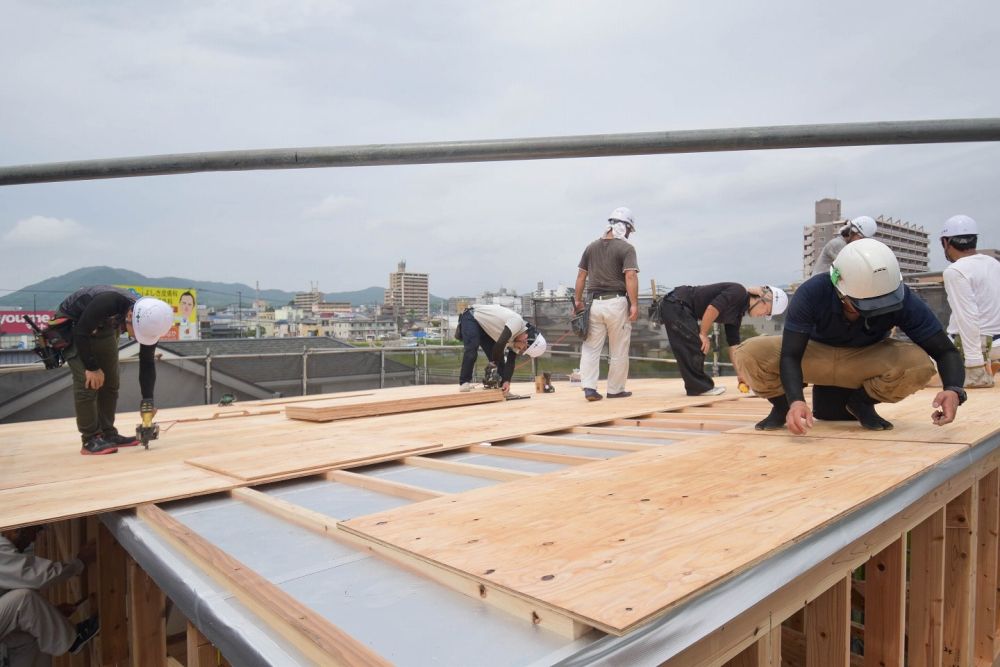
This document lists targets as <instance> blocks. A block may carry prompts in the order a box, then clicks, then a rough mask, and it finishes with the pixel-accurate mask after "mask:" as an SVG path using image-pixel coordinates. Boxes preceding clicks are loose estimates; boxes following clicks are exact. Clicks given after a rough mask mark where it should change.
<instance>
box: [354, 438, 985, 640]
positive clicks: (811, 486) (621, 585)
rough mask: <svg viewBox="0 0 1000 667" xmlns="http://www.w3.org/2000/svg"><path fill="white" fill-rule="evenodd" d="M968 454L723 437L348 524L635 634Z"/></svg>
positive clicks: (950, 448) (947, 448) (941, 448)
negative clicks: (637, 629)
mask: <svg viewBox="0 0 1000 667" xmlns="http://www.w3.org/2000/svg"><path fill="white" fill-rule="evenodd" d="M964 449H965V448H964V446H961V445H951V444H924V445H921V446H917V447H915V446H914V445H913V444H911V443H899V442H882V441H878V442H863V443H862V442H861V441H857V440H838V439H832V438H808V439H802V440H793V439H790V438H787V437H783V436H771V437H768V436H760V437H754V438H746V437H742V436H733V435H729V434H720V435H717V436H711V437H710V438H701V439H698V440H696V441H694V440H692V441H684V442H679V443H674V444H672V445H670V446H669V447H663V448H657V449H653V450H647V451H643V452H637V453H634V454H627V455H624V456H621V457H618V458H616V459H612V460H610V461H606V462H601V463H589V464H584V465H581V466H575V467H573V468H571V469H567V470H564V471H560V472H556V473H550V474H546V475H540V476H538V477H534V478H531V479H525V480H520V481H515V482H509V483H506V484H503V485H500V486H498V487H492V488H486V489H479V490H476V491H470V492H467V493H463V494H461V495H459V496H451V497H446V498H440V499H434V500H428V501H424V502H420V503H416V504H414V505H410V506H408V507H404V508H399V509H395V510H392V511H389V512H382V513H379V514H374V515H369V516H365V517H359V518H356V519H353V520H351V521H347V522H344V523H343V524H342V525H343V526H344V527H345V528H346V529H348V530H351V531H352V532H355V533H357V534H360V535H363V536H366V537H368V538H369V539H372V540H376V541H378V542H380V543H383V544H386V545H389V546H392V547H394V548H398V549H402V550H405V551H408V552H411V553H413V554H415V555H416V556H417V557H420V558H423V559H426V560H428V561H431V562H435V563H438V564H440V565H443V566H445V567H448V568H452V569H455V570H459V571H461V572H464V573H467V574H469V575H472V576H475V577H479V578H481V579H482V580H483V581H486V582H489V583H490V584H494V585H499V586H502V587H504V588H505V589H508V590H510V591H512V592H514V593H515V594H518V595H521V596H524V597H527V598H531V599H535V600H538V601H541V602H543V603H545V604H547V605H550V606H554V607H557V608H559V609H561V610H562V611H564V612H565V613H566V614H568V615H570V616H572V617H574V618H576V619H578V620H581V621H583V622H585V623H588V624H591V625H595V626H597V627H599V628H601V629H603V630H605V631H607V632H612V633H616V634H621V633H624V632H626V631H628V630H630V629H631V628H633V627H635V626H636V625H637V624H640V623H643V622H645V621H648V620H649V619H651V618H653V617H655V616H657V615H658V614H661V613H663V612H664V611H665V610H666V609H669V608H670V607H671V606H673V605H674V604H676V603H677V602H679V601H681V600H683V599H684V598H685V597H686V596H688V595H691V594H692V593H694V592H696V591H699V590H701V589H703V588H704V587H706V586H711V585H712V584H714V583H717V582H718V581H720V580H722V579H724V578H726V577H728V576H729V575H731V574H733V573H735V572H738V571H740V570H742V569H745V568H746V567H748V566H749V565H750V564H752V563H754V562H755V561H757V560H759V559H761V558H763V557H765V556H766V555H768V554H770V553H773V552H775V551H776V550H779V549H781V548H782V547H784V546H786V545H787V544H788V543H789V541H790V540H794V539H798V538H800V537H801V536H803V535H805V534H808V533H809V532H810V531H812V530H815V529H816V528H817V527H819V526H822V525H823V524H825V523H827V522H829V521H832V520H834V519H835V518H837V517H839V516H841V515H843V514H844V513H845V512H847V511H848V510H850V509H851V508H853V507H855V506H857V505H859V504H861V503H865V502H868V501H869V500H870V499H871V498H873V497H876V496H878V495H880V494H882V493H884V492H886V491H887V490H889V489H891V488H893V487H895V486H896V485H898V484H900V483H901V482H903V481H905V480H906V479H908V478H910V477H911V476H913V475H915V474H917V473H919V472H921V471H923V470H925V469H926V468H928V467H929V466H933V465H935V464H936V463H938V462H939V461H941V460H943V459H945V458H947V457H949V456H952V455H954V454H956V453H958V452H961V451H964Z"/></svg>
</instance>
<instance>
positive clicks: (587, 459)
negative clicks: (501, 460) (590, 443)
mask: <svg viewBox="0 0 1000 667" xmlns="http://www.w3.org/2000/svg"><path fill="white" fill-rule="evenodd" d="M459 451H461V450H459ZM465 451H467V452H470V453H472V454H484V455H486V456H506V457H508V458H513V459H523V460H525V461H543V462H545V463H562V464H564V465H568V466H576V465H582V464H584V463H593V462H594V461H607V458H605V457H603V456H577V455H575V454H554V453H552V452H533V451H530V450H524V449H512V448H510V447H504V446H503V445H471V446H469V447H466V448H465Z"/></svg>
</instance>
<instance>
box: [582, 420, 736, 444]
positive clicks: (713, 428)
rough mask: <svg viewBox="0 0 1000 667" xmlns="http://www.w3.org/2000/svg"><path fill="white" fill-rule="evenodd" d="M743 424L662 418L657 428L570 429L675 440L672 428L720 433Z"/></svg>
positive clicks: (588, 427) (602, 427) (585, 427)
mask: <svg viewBox="0 0 1000 667" xmlns="http://www.w3.org/2000/svg"><path fill="white" fill-rule="evenodd" d="M740 426H743V423H734V422H730V423H728V424H723V423H722V422H704V421H702V422H698V421H690V422H684V421H672V420H670V421H668V420H666V419H663V420H660V423H659V425H658V426H657V427H656V428H653V427H643V428H615V427H607V426H577V427H575V428H571V429H569V432H570V433H589V434H593V435H615V436H627V437H630V438H639V439H644V438H657V439H659V440H673V439H674V438H673V435H674V431H672V430H670V429H676V430H679V431H691V432H695V433H701V432H704V433H709V432H711V433H718V432H721V431H725V430H727V429H730V428H737V427H740Z"/></svg>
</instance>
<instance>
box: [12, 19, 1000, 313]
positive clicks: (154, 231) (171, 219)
mask: <svg viewBox="0 0 1000 667" xmlns="http://www.w3.org/2000/svg"><path fill="white" fill-rule="evenodd" d="M998 20H1000V6H998V5H996V3H989V2H985V1H975V2H972V3H969V4H968V5H964V6H963V10H962V11H961V12H955V11H953V10H952V9H951V8H950V7H948V6H940V5H934V4H930V3H925V4H921V5H917V6H914V5H913V4H912V3H903V2H902V1H901V0H893V1H891V2H888V3H880V4H878V5H872V4H871V3H862V2H860V1H857V0H855V1H849V2H845V3H838V4H837V5H829V6H826V5H820V6H806V5H802V4H801V3H795V2H793V1H791V0H781V1H779V2H775V3H771V4H769V5H768V6H767V7H766V8H759V7H755V6H742V5H733V6H729V7H726V10H725V11H724V12H720V11H715V10H713V9H711V8H709V7H704V6H700V5H689V4H680V3H678V4H672V3H661V2H638V3H630V4H628V5H626V6H624V7H612V6H610V5H603V4H600V3H593V4H585V5H582V6H581V5H579V4H577V3H558V2H557V3H551V4H544V5H538V4H537V3H527V2H514V3H505V4H504V5H502V6H478V5H468V4H467V3H454V2H443V3H440V4H437V5H434V6H432V7H418V6H412V7H411V6H392V7H389V6H384V5H379V4H378V3H375V4H372V3H356V2H351V1H344V2H338V3H298V2H290V3H281V4H280V5H279V4H275V3H271V2H266V1H264V0H249V1H248V2H246V3H241V5H240V10H239V11H233V9H232V6H231V5H228V4H225V3H213V2H209V3H190V4H185V3H181V4H173V5H162V6H157V5H148V4H143V3H140V4H139V5H128V4H124V5H122V4H113V5H100V4H99V5H89V4H85V5H80V4H78V3H69V2H60V1H57V2H52V3H34V2H17V1H15V2H11V3H8V5H6V6H5V26H9V27H10V28H9V29H8V31H7V33H6V34H5V39H4V40H3V41H2V42H0V53H3V54H4V55H6V56H7V61H8V62H11V63H16V65H14V66H12V67H9V68H5V69H4V70H3V71H0V122H3V125H4V127H6V128H10V129H9V131H8V132H5V133H3V135H2V136H0V154H2V155H3V164H4V165H17V164H29V163H46V162H56V161H63V160H74V159H94V158H104V157H121V156H129V155H152V154H161V153H179V152H181V153H182V152H189V151H210V150H230V149H231V150H239V149H254V148H270V147H290V146H343V145H357V144H366V143H395V142H419V141H445V140H463V139H503V138H514V137H541V136H566V135H575V134H600V133H622V132H643V131H668V130H685V129H710V128H731V127H752V126H762V125H793V124H814V123H836V122H860V121H886V120H919V119H938V118H940V119H943V118H968V117H991V116H996V115H998V110H1000V91H997V90H996V87H995V86H988V85H983V84H982V82H983V81H990V80H993V79H994V78H995V75H996V71H995V70H996V63H997V62H1000V45H998V43H997V40H995V39H994V37H993V34H992V33H993V26H995V25H996V24H997V22H998ZM52 26H59V30H57V31H53V30H52V29H51V27H52ZM956 36H961V38H960V39H959V38H957V37H956ZM890 38H891V43H892V48H887V47H886V39H890ZM608 45H613V48H607V46H608ZM791 54H794V57H790V55H791ZM998 168H1000V146H998V145H997V144H995V143H969V144H950V145H947V144H943V145H911V146H873V147H851V148H831V149H795V150H780V151H773V150H772V151H744V152H730V153H703V154H678V155H660V156H635V157H615V158H590V159H576V160H545V161H518V162H505V163H498V162H494V163H478V164H445V165H419V166H387V167H367V168H353V169H351V168H348V169H304V170H286V171H260V172H241V173H217V174H190V175H179V176H169V177H149V178H134V179H112V180H96V181H86V182H74V183H52V184H36V185H25V186H9V187H4V188H2V189H0V195H2V196H0V247H2V248H3V249H5V250H7V251H8V252H7V253H5V256H4V261H3V262H0V288H4V289H12V288H18V287H22V286H24V285H26V284H30V283H33V282H36V281H38V280H41V279H42V278H44V277H47V276H51V275H58V274H60V273H64V272H65V271H66V270H67V269H68V268H72V267H79V266H93V265H110V266H121V267H128V268H130V269H132V270H136V271H140V272H142V273H144V274H146V275H151V276H170V275H183V276H189V277H191V278H193V279H205V278H210V277H219V278H221V277H228V278H230V279H233V280H237V281H240V282H245V283H248V284H252V283H253V282H254V281H257V280H259V281H260V282H261V283H262V284H264V285H267V286H268V287H272V288H279V289H283V290H290V291H297V290H301V289H302V288H303V286H304V285H308V282H309V281H310V280H317V279H318V280H320V281H321V282H322V283H323V284H326V285H337V286H338V287H339V288H340V289H360V288H364V287H368V286H383V285H384V281H385V270H386V269H385V267H386V266H392V265H393V264H394V263H395V261H397V260H398V258H399V257H409V258H410V261H411V264H412V265H413V266H414V267H418V268H419V270H421V271H426V272H428V273H431V274H433V275H434V291H435V293H437V294H439V295H441V296H447V295H456V294H462V293H467V292H470V291H472V292H479V291H482V290H485V289H491V288H494V287H495V286H496V285H509V286H511V287H516V288H517V289H519V290H526V289H528V288H529V287H530V286H531V285H532V284H534V283H535V282H537V281H538V280H542V281H544V282H545V283H546V284H549V285H555V284H558V283H563V284H572V282H573V280H574V278H575V273H576V265H577V262H578V261H579V258H580V257H579V256H580V253H581V252H582V249H583V247H584V246H585V245H586V244H587V243H588V242H589V241H590V240H592V239H593V238H596V237H597V236H598V235H599V234H600V232H601V231H602V226H603V223H604V221H605V219H606V217H607V215H608V213H609V212H610V211H611V210H612V209H614V208H615V207H617V206H621V205H626V206H629V207H630V208H632V210H633V211H634V212H635V215H636V227H637V233H636V234H635V236H633V238H632V240H633V241H634V242H635V245H636V248H637V253H638V259H639V267H640V282H641V283H643V284H648V283H649V278H651V277H655V278H656V279H657V280H658V281H659V282H661V283H662V284H665V285H676V284H706V283H709V282H717V281H721V280H734V281H739V282H744V283H781V284H785V283H789V282H792V281H794V280H795V279H796V278H797V277H798V276H799V275H800V274H801V229H802V227H803V226H804V225H806V224H809V222H810V220H811V218H812V213H813V211H812V209H813V202H814V201H815V200H817V199H821V198H823V197H838V198H840V199H841V200H843V202H844V215H845V216H856V215H862V214H864V215H871V216H873V217H877V216H879V215H887V216H888V215H891V216H893V217H895V218H900V219H904V220H907V221H909V222H911V223H913V224H917V225H921V226H923V227H924V228H925V229H926V230H927V232H928V233H929V234H930V235H932V239H933V235H934V234H935V233H936V232H937V230H938V229H939V228H940V226H941V224H942V223H943V221H944V220H945V219H946V218H948V217H949V216H951V215H953V214H955V213H965V214H968V215H971V216H973V217H975V218H977V219H978V220H979V222H980V225H981V227H982V228H983V230H984V231H983V234H982V237H983V238H982V239H981V245H982V246H983V247H997V246H1000V234H998V227H997V225H996V223H995V221H994V220H993V216H994V215H995V211H997V210H1000V193H998V192H997V191H996V188H995V187H994V186H993V181H994V180H995V176H994V175H995V174H996V173H997V171H998ZM930 251H931V257H930V260H931V267H930V268H931V269H932V270H933V269H940V268H942V267H943V265H944V260H943V258H942V255H941V251H940V247H939V246H937V245H936V244H934V243H931V244H930Z"/></svg>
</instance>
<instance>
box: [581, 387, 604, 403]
mask: <svg viewBox="0 0 1000 667" xmlns="http://www.w3.org/2000/svg"><path fill="white" fill-rule="evenodd" d="M583 397H584V398H586V399H587V400H588V401H599V400H601V399H602V398H604V397H603V396H601V395H600V394H599V393H598V391H597V390H596V389H584V390H583Z"/></svg>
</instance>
